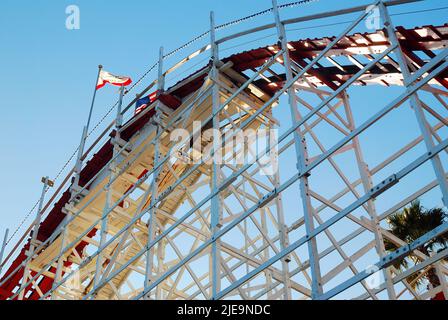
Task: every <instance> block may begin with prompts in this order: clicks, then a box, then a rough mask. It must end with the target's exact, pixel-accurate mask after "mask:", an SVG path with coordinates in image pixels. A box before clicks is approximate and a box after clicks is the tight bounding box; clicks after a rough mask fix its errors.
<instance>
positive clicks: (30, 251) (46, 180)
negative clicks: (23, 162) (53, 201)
mask: <svg viewBox="0 0 448 320" xmlns="http://www.w3.org/2000/svg"><path fill="white" fill-rule="evenodd" d="M42 183H43V184H44V185H43V186H42V193H41V195H40V199H39V206H38V208H37V213H36V218H35V219H34V222H33V225H34V228H33V235H32V237H31V240H30V247H29V248H28V251H27V252H26V256H27V258H26V260H25V261H24V270H23V279H22V286H21V288H20V290H21V292H20V295H19V300H23V296H24V294H25V291H26V289H25V288H24V286H25V285H26V283H27V282H28V277H29V273H30V268H29V263H30V262H31V260H32V258H33V256H34V251H35V250H36V248H37V247H38V246H39V244H38V243H37V234H38V233H39V226H40V221H41V218H42V207H43V204H44V199H45V193H46V192H47V188H48V187H52V186H53V185H54V183H53V181H51V180H50V179H49V178H48V177H44V178H42Z"/></svg>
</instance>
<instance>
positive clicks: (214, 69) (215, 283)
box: [210, 11, 222, 299]
mask: <svg viewBox="0 0 448 320" xmlns="http://www.w3.org/2000/svg"><path fill="white" fill-rule="evenodd" d="M215 32H216V27H215V14H214V12H213V11H212V12H210V45H211V63H212V66H211V70H210V77H211V78H212V80H218V78H219V73H218V62H219V52H218V45H217V43H216V34H215ZM212 86H213V87H212V111H213V159H212V161H213V163H212V180H211V189H212V193H215V192H216V190H217V189H218V186H219V180H220V177H219V171H220V163H221V152H220V149H221V144H220V143H219V142H220V136H221V134H220V133H219V130H220V125H219V112H218V110H219V107H220V101H219V100H220V99H219V86H218V84H217V82H216V81H213V83H212ZM220 202H221V200H220V195H219V194H216V195H215V196H214V197H213V198H212V199H211V224H210V231H211V237H212V244H211V270H210V272H211V279H212V292H211V296H212V299H215V297H216V294H217V293H218V292H219V291H220V290H221V267H220V266H221V255H220V251H221V250H220V249H221V246H220V240H219V239H214V237H215V233H216V232H217V231H218V230H219V228H220V227H221V220H222V216H221V203H220Z"/></svg>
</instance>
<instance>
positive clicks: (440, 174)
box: [379, 1, 448, 207]
mask: <svg viewBox="0 0 448 320" xmlns="http://www.w3.org/2000/svg"><path fill="white" fill-rule="evenodd" d="M379 6H380V12H381V16H382V18H383V19H384V24H385V26H386V28H387V37H388V38H389V41H390V42H391V43H392V44H396V45H397V49H396V51H395V52H396V55H397V59H398V63H399V65H400V69H401V73H402V75H403V81H404V85H405V86H406V87H409V86H411V85H412V83H410V81H409V79H410V77H411V73H410V70H409V66H408V65H407V63H406V57H405V55H404V53H403V51H402V48H401V45H400V43H399V41H398V38H397V35H396V34H395V31H394V30H395V27H394V25H393V23H392V20H391V18H390V16H389V13H388V12H387V8H386V6H385V5H384V3H383V2H382V1H381V2H380V5H379ZM410 101H411V106H412V109H413V110H414V113H415V116H416V118H417V121H418V125H419V127H420V130H421V132H422V135H423V140H424V141H425V145H426V149H427V151H428V152H429V151H430V150H431V149H432V148H434V140H433V139H432V137H431V132H430V131H429V129H428V122H427V121H426V118H425V115H424V113H423V108H422V106H421V103H420V100H419V98H418V95H417V94H416V93H414V94H413V95H411V97H410ZM431 163H432V166H433V168H434V172H435V175H436V177H437V180H438V182H439V187H440V191H441V192H442V201H443V204H444V205H445V207H448V181H447V179H446V178H445V173H444V169H443V166H442V162H441V161H440V157H439V155H435V156H434V157H432V158H431Z"/></svg>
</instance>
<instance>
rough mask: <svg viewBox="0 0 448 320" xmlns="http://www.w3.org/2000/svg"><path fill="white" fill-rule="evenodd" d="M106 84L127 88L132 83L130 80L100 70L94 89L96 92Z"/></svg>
mask: <svg viewBox="0 0 448 320" xmlns="http://www.w3.org/2000/svg"><path fill="white" fill-rule="evenodd" d="M106 83H110V84H112V85H114V86H127V85H128V84H131V83H132V79H131V78H130V77H125V76H116V75H113V74H112V73H110V72H107V71H104V70H101V71H100V75H99V77H98V83H97V84H96V89H97V90H98V89H99V88H102V87H104V86H105V85H106Z"/></svg>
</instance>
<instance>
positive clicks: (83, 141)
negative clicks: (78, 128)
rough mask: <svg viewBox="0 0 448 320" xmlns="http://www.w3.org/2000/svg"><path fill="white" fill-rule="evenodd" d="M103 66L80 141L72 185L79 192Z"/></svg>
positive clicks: (99, 68) (99, 67) (96, 82)
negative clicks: (83, 157) (84, 155)
mask: <svg viewBox="0 0 448 320" xmlns="http://www.w3.org/2000/svg"><path fill="white" fill-rule="evenodd" d="M102 68H103V66H102V65H99V66H98V74H97V76H96V81H95V89H94V91H93V97H92V103H91V105H90V110H89V117H88V118H87V124H86V125H85V126H84V128H83V130H82V136H81V142H80V143H79V147H78V156H77V158H76V165H75V177H74V181H73V186H72V190H73V191H74V192H77V191H78V190H79V176H80V174H81V169H82V160H83V159H82V156H83V154H84V146H85V144H86V140H87V134H88V132H89V126H90V120H91V119H92V113H93V106H94V104H95V98H96V91H97V89H96V86H97V84H98V79H99V78H100V73H101V69H102Z"/></svg>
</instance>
